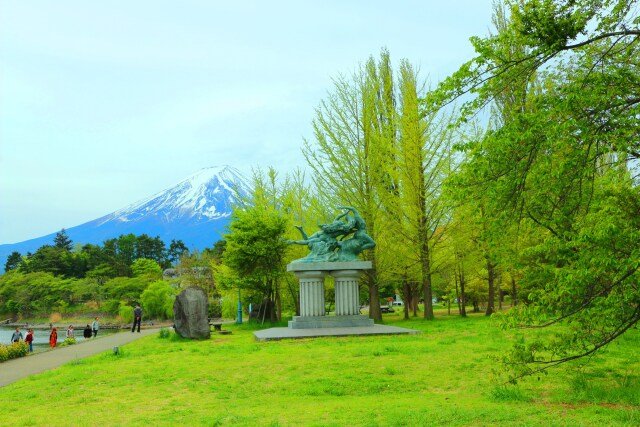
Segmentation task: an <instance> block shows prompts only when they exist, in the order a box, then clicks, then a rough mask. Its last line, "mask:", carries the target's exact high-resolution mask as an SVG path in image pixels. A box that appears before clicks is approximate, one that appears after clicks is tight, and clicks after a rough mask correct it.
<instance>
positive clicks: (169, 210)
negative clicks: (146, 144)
mask: <svg viewBox="0 0 640 427" xmlns="http://www.w3.org/2000/svg"><path fill="white" fill-rule="evenodd" d="M249 193H250V186H249V184H248V181H247V180H246V178H245V177H244V176H243V175H242V174H241V173H240V172H239V171H238V170H237V169H235V168H233V167H230V166H217V167H211V168H205V169H201V170H200V171H198V172H196V173H194V174H193V175H191V176H189V177H187V178H186V179H184V180H182V181H180V182H179V183H178V184H176V185H175V186H173V187H171V188H169V189H167V190H165V191H162V192H160V193H157V194H155V195H153V196H151V197H148V198H146V199H143V200H141V201H138V202H136V203H133V204H131V205H129V206H127V207H125V208H123V209H120V210H117V211H115V212H113V213H110V214H108V215H105V216H103V217H101V218H98V219H95V220H93V221H90V222H87V223H84V224H81V225H78V226H76V227H72V228H68V229H66V232H67V234H68V236H69V237H70V238H71V240H73V242H74V243H80V244H87V243H92V244H102V243H103V242H104V241H105V240H107V239H111V238H117V237H118V236H120V235H121V234H129V233H133V234H136V235H140V234H143V233H146V234H147V235H149V236H151V237H155V236H160V238H161V239H162V240H163V241H164V242H165V244H167V245H169V243H170V242H171V240H172V239H176V240H182V241H183V242H184V243H185V245H186V246H187V247H188V248H190V249H203V248H205V247H212V246H213V244H214V243H215V242H216V241H218V240H220V239H221V238H222V234H223V233H224V231H225V228H226V226H227V224H228V223H229V220H230V218H231V212H232V206H233V204H234V203H235V202H236V200H237V197H238V195H240V196H244V195H246V194H249ZM57 231H59V230H56V232H57ZM55 234H56V233H52V234H48V235H46V236H42V237H38V238H35V239H31V240H27V241H24V242H20V243H14V244H6V245H0V265H1V264H4V262H5V260H6V259H7V256H8V255H9V254H11V252H13V251H18V252H20V253H21V254H22V255H25V254H26V253H27V252H35V251H36V250H37V249H38V248H39V247H40V246H42V245H45V244H52V243H53V238H54V236H55Z"/></svg>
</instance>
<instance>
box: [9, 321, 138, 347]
mask: <svg viewBox="0 0 640 427" xmlns="http://www.w3.org/2000/svg"><path fill="white" fill-rule="evenodd" d="M27 325H28V324H27ZM50 327H51V333H50V334H49V346H51V348H55V346H56V345H57V344H58V329H57V328H56V327H54V326H53V325H50ZM134 327H135V324H134ZM99 330H100V322H99V321H98V318H97V317H96V318H95V320H94V321H93V322H92V323H91V326H89V325H88V324H87V327H86V328H84V332H83V336H84V338H85V339H89V338H91V337H92V336H93V337H96V336H97V335H98V331H99ZM138 332H140V331H139V330H138ZM65 337H66V338H73V339H75V337H76V331H75V329H74V328H73V325H69V327H68V328H67V331H66V334H65ZM23 340H24V342H26V343H27V344H29V352H30V353H32V352H33V329H29V328H28V327H27V336H26V337H23V335H22V332H20V328H16V330H15V332H14V333H13V334H12V335H11V342H12V343H14V342H20V341H23Z"/></svg>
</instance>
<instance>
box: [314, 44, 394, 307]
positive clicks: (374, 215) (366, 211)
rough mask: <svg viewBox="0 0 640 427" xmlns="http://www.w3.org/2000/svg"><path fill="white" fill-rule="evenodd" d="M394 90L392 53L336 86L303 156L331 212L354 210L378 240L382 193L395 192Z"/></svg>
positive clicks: (375, 300) (374, 286) (374, 279)
mask: <svg viewBox="0 0 640 427" xmlns="http://www.w3.org/2000/svg"><path fill="white" fill-rule="evenodd" d="M394 91H395V88H394V82H393V72H392V67H391V62H390V56H389V52H388V51H387V50H386V49H383V50H382V52H381V54H380V60H379V61H378V62H377V63H376V61H375V59H374V58H373V57H371V58H369V60H368V61H367V62H366V63H365V64H364V65H362V66H361V67H360V68H359V69H358V70H357V71H356V72H355V73H354V74H353V75H352V76H350V77H345V76H340V77H338V78H336V79H335V80H334V88H333V91H332V92H331V93H330V94H329V95H328V97H327V99H325V100H323V101H322V102H321V103H320V106H319V107H318V108H317V109H316V117H315V118H314V120H313V129H314V136H315V140H314V141H313V142H311V141H309V140H305V144H304V148H303V154H304V156H305V158H306V160H307V163H308V164H309V167H310V168H311V170H312V171H313V181H314V185H315V188H316V191H317V192H318V195H319V197H320V198H323V199H324V200H326V203H325V204H326V205H328V206H345V205H346V206H353V207H355V208H356V209H357V210H358V212H360V215H362V217H363V218H364V220H365V222H366V223H367V230H368V233H369V234H370V235H371V237H372V238H373V239H374V240H376V238H377V235H378V233H379V229H380V226H379V224H378V219H379V215H380V207H381V204H380V193H381V192H389V191H393V186H394V184H393V182H392V181H391V179H390V177H389V174H388V170H387V168H386V167H385V166H384V165H385V163H386V162H388V161H389V159H390V156H391V155H392V153H393V149H392V147H393V144H395V143H396V129H395V126H396V121H395V117H394V116H395V107H394V102H395V99H396V98H395V92H394ZM378 251H379V249H378V248H376V250H372V251H367V252H365V254H364V256H365V258H366V259H368V260H370V261H371V262H372V266H373V268H372V269H371V270H369V271H367V275H366V284H367V288H368V292H369V316H370V317H372V318H373V319H378V320H379V319H381V318H382V313H381V311H380V297H379V284H380V283H379V282H380V278H379V271H378V262H377V253H378Z"/></svg>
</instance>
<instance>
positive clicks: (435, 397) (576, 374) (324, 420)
mask: <svg viewBox="0 0 640 427" xmlns="http://www.w3.org/2000/svg"><path fill="white" fill-rule="evenodd" d="M385 322H386V323H387V324H393V325H396V326H400V327H408V328H412V329H418V330H420V331H421V333H420V334H419V335H409V336H377V337H350V338H319V339H305V340H285V341H275V342H257V341H255V339H254V337H253V334H252V331H251V327H250V326H249V325H246V326H245V325H243V326H242V327H237V326H231V327H227V329H231V330H233V334H231V335H212V338H211V339H210V340H208V341H190V340H182V339H179V338H177V337H175V335H173V336H172V337H171V338H170V339H161V338H160V336H159V334H158V335H154V336H152V337H147V338H144V339H141V340H139V341H136V342H135V343H133V344H129V345H127V346H125V347H123V348H122V349H121V354H120V355H119V356H114V355H113V354H111V353H110V352H105V353H104V354H102V355H98V356H95V357H92V358H89V359H84V360H81V361H79V362H76V363H73V364H69V365H66V366H63V367H61V368H59V369H56V370H54V371H50V372H46V373H44V374H41V375H37V376H35V377H32V378H29V379H26V380H23V381H20V382H18V383H15V384H12V385H9V386H7V387H4V388H1V389H0V413H1V414H3V415H2V418H3V421H0V424H2V425H33V426H40V425H61V426H72V425H87V426H93V425H142V426H158V425H185V426H186V425H206V426H217V425H220V426H239V425H240V426H242V425H252V426H431V425H434V426H438V425H441V426H457V425H460V426H470V425H471V426H473V425H487V426H489V425H510V426H511V425H518V426H529V425H531V426H537V425H542V426H603V425H628V426H636V425H639V424H640V410H639V409H638V408H639V405H640V375H639V374H638V372H639V368H640V362H639V361H638V357H637V356H638V351H637V349H638V348H640V333H638V331H635V330H634V331H632V332H631V333H629V334H627V335H626V336H624V337H622V339H621V340H619V342H617V343H615V344H613V345H611V346H610V347H609V349H608V350H607V351H606V353H605V354H603V355H602V356H600V357H598V358H595V359H592V360H591V361H590V362H589V364H588V365H586V366H584V367H582V369H580V370H577V369H576V366H575V365H574V366H573V367H567V368H563V369H555V370H553V371H551V372H550V373H549V375H542V376H541V377H540V378H539V379H538V378H537V377H536V378H531V379H528V380H526V381H521V382H520V383H519V384H518V386H501V385H498V384H496V383H495V382H494V377H493V374H492V371H493V370H494V369H495V368H499V367H498V366H497V365H496V362H494V361H492V359H491V358H490V356H492V355H493V356H495V355H497V354H499V353H500V352H501V351H503V350H504V349H506V348H508V346H509V342H510V341H511V340H513V339H514V333H513V332H505V331H501V330H499V329H498V328H496V327H495V326H494V324H493V322H492V321H491V320H490V319H486V318H485V317H484V316H472V317H470V318H467V319H461V318H459V317H457V316H446V315H441V316H439V317H438V318H437V319H436V320H435V321H432V322H426V321H423V320H421V319H414V320H410V321H402V320H400V315H399V314H398V315H394V314H391V315H385ZM9 420H10V421H9Z"/></svg>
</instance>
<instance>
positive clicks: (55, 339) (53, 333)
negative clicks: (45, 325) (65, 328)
mask: <svg viewBox="0 0 640 427" xmlns="http://www.w3.org/2000/svg"><path fill="white" fill-rule="evenodd" d="M57 343H58V332H56V328H53V329H51V335H49V345H50V346H51V348H54V347H55V346H56V344H57Z"/></svg>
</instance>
